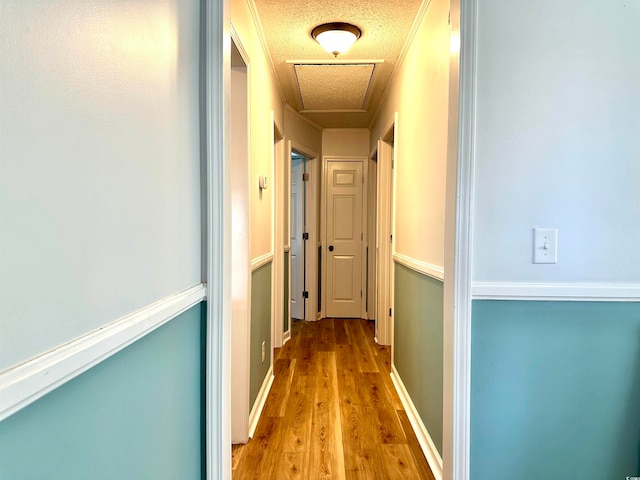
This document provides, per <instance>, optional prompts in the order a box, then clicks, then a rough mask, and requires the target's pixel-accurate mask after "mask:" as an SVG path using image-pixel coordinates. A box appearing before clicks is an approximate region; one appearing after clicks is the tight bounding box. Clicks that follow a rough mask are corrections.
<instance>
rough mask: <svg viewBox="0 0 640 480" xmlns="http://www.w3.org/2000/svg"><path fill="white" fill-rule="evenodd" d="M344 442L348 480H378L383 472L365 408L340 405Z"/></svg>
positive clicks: (353, 405)
mask: <svg viewBox="0 0 640 480" xmlns="http://www.w3.org/2000/svg"><path fill="white" fill-rule="evenodd" d="M340 419H341V420H340V421H341V424H342V439H343V440H342V442H343V445H344V463H345V474H346V478H347V479H374V480H375V479H377V478H380V472H381V471H383V467H382V464H381V463H380V456H379V454H378V451H377V447H376V445H377V444H376V440H375V439H376V437H375V432H372V428H371V423H370V422H369V421H368V419H367V417H366V413H365V410H364V407H362V406H361V405H355V404H351V405H349V404H345V403H342V404H340Z"/></svg>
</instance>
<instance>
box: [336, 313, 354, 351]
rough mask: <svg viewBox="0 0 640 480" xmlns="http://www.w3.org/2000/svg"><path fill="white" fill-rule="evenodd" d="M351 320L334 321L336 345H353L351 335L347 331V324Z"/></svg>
mask: <svg viewBox="0 0 640 480" xmlns="http://www.w3.org/2000/svg"><path fill="white" fill-rule="evenodd" d="M349 321H351V320H345V319H334V321H333V333H334V335H335V337H336V345H351V335H350V334H349V331H348V330H347V322H349Z"/></svg>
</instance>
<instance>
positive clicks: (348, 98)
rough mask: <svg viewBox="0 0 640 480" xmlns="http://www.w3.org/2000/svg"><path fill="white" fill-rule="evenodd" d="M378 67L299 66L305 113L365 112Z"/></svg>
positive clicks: (370, 65) (298, 72)
mask: <svg viewBox="0 0 640 480" xmlns="http://www.w3.org/2000/svg"><path fill="white" fill-rule="evenodd" d="M374 67H375V65H374V64H372V63H366V64H361V65H296V66H295V71H296V79H297V80H298V88H299V91H300V97H301V98H302V111H303V112H307V111H310V110H311V111H323V110H359V111H364V109H365V100H366V98H367V92H368V91H369V85H370V83H371V77H372V76H373V70H374Z"/></svg>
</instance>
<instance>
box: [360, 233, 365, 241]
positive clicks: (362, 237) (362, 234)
mask: <svg viewBox="0 0 640 480" xmlns="http://www.w3.org/2000/svg"><path fill="white" fill-rule="evenodd" d="M360 240H364V233H362V232H360Z"/></svg>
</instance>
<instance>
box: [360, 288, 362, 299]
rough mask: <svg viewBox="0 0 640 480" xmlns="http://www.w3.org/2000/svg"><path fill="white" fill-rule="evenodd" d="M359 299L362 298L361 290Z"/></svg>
mask: <svg viewBox="0 0 640 480" xmlns="http://www.w3.org/2000/svg"><path fill="white" fill-rule="evenodd" d="M360 298H362V290H360Z"/></svg>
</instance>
